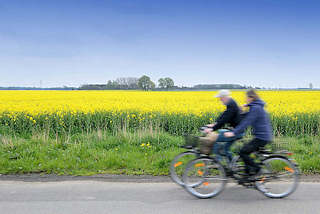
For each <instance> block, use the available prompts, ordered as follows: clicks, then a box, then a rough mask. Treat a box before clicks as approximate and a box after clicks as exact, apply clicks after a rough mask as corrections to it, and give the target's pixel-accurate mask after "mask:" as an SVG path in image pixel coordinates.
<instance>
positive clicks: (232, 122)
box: [200, 90, 241, 161]
mask: <svg viewBox="0 0 320 214" xmlns="http://www.w3.org/2000/svg"><path fill="white" fill-rule="evenodd" d="M215 97H217V98H219V99H220V101H221V102H222V104H223V105H225V106H226V107H227V109H226V110H225V111H224V112H223V113H222V114H221V115H220V116H219V117H218V119H217V120H216V123H214V124H208V125H207V127H208V129H206V130H205V132H206V133H207V136H206V137H200V142H201V143H202V147H200V148H202V152H203V153H205V154H210V153H211V151H212V145H213V152H214V153H215V154H216V155H217V158H218V159H219V160H221V157H220V155H218V153H219V149H220V146H219V144H217V143H216V144H215V142H226V143H225V144H224V152H225V154H226V156H227V157H228V158H229V160H230V161H231V160H232V154H231V152H230V147H231V145H232V144H233V142H234V141H235V140H236V139H237V138H238V136H240V135H241V133H240V134H238V135H237V136H233V137H230V138H227V137H225V136H224V133H225V132H228V131H230V130H228V129H221V130H219V133H216V132H213V131H216V130H218V129H220V128H222V127H224V126H225V125H229V127H232V128H233V127H236V126H237V125H238V124H239V123H240V120H241V119H240V118H241V116H240V109H239V107H238V105H237V103H236V102H235V101H234V100H233V99H232V98H231V96H230V91H229V90H220V91H219V92H218V94H217V95H216V96H215Z"/></svg>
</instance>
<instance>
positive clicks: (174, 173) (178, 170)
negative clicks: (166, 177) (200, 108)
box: [170, 126, 225, 186]
mask: <svg viewBox="0 0 320 214" xmlns="http://www.w3.org/2000/svg"><path fill="white" fill-rule="evenodd" d="M207 128H209V127H207V126H203V127H201V128H200V129H199V131H200V132H201V133H202V134H203V135H206V132H205V129H207ZM184 137H185V145H183V146H181V148H184V149H187V151H185V152H182V153H180V154H178V155H177V156H175V158H174V159H173V160H172V162H171V164H170V178H171V180H172V181H174V182H175V183H177V184H178V185H180V186H184V182H183V180H182V176H183V173H184V170H185V167H186V165H187V164H188V163H189V162H190V161H191V160H193V159H195V158H199V157H200V156H205V155H203V154H201V152H200V150H199V149H198V148H197V146H198V142H197V141H198V137H196V136H192V135H184ZM217 143H219V142H217ZM221 148H222V147H221ZM220 155H221V156H225V155H224V154H222V153H221V154H220Z"/></svg>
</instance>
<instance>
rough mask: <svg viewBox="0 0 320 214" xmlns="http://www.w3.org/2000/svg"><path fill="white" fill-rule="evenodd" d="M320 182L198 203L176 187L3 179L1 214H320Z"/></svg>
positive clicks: (234, 191)
mask: <svg viewBox="0 0 320 214" xmlns="http://www.w3.org/2000/svg"><path fill="white" fill-rule="evenodd" d="M319 202H320V183H311V182H306V183H300V186H299V187H298V190H297V191H296V192H295V193H294V194H293V195H291V196H290V197H288V198H286V199H269V198H266V197H265V196H263V195H262V194H261V193H259V192H257V191H256V190H252V189H245V188H243V187H240V186H236V185H235V184H228V186H227V188H226V189H225V191H224V192H223V193H222V194H220V195H219V196H218V197H216V198H212V199H197V198H195V197H193V196H191V195H190V194H188V193H187V192H186V191H185V190H184V189H183V188H181V187H179V186H177V185H175V184H173V183H168V182H164V183H136V182H102V181H60V182H23V181H0V213H1V214H2V213H3V214H13V213H14V214H16V213H17V214H20V213H21V214H61V213H67V214H82V213H83V214H88V213H93V214H99V213H107V214H113V213H121V214H124V213H129V214H135V213H137V214H151V213H155V214H158V213H159V214H160V213H164V214H175V213H184V214H187V213H197V214H199V213H210V214H213V213H217V214H225V213H232V214H235V213H236V214H241V213H243V214H251V213H254V214H257V213H259V214H264V213H268V214H278V213H279V214H280V213H281V214H286V213H290V214H295V213H299V214H302V213H307V214H308V213H312V214H313V213H320V203H319Z"/></svg>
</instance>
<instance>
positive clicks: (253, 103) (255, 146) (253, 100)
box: [224, 89, 272, 176]
mask: <svg viewBox="0 0 320 214" xmlns="http://www.w3.org/2000/svg"><path fill="white" fill-rule="evenodd" d="M246 98H247V103H248V104H247V106H248V107H249V108H250V110H249V113H248V114H247V115H246V116H245V118H244V119H243V120H242V121H241V123H240V124H239V125H238V126H237V127H236V128H235V129H234V130H233V131H231V132H226V133H224V136H225V137H230V138H233V137H234V136H237V135H239V134H240V133H243V132H244V131H245V129H246V128H247V127H249V126H251V127H252V129H253V133H252V134H253V136H254V138H253V140H251V141H250V142H249V143H247V144H246V145H244V146H243V147H242V149H241V151H240V156H241V158H242V159H243V161H244V162H245V164H246V173H247V174H248V175H249V176H252V175H256V174H257V173H258V172H259V171H260V166H259V165H257V164H256V163H255V162H254V161H253V159H251V158H250V156H249V155H250V154H251V153H252V152H255V151H258V150H259V149H260V148H263V147H264V146H265V145H267V144H268V143H269V142H271V141H272V127H271V123H270V118H269V115H268V114H267V113H266V111H265V110H264V105H265V103H264V102H263V101H262V100H261V99H260V97H259V96H258V94H257V93H256V91H255V90H253V89H251V90H249V91H247V93H246Z"/></svg>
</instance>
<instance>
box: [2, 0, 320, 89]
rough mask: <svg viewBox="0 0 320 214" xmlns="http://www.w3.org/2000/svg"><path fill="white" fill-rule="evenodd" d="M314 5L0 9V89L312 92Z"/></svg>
mask: <svg viewBox="0 0 320 214" xmlns="http://www.w3.org/2000/svg"><path fill="white" fill-rule="evenodd" d="M319 11H320V1H308V0H306V1H302V0H300V1H296V0H275V1H271V0H252V1H246V0H244V1H239V0H234V1H232V0H230V1H215V0H206V1H205V0H198V1H196V0H194V1H188V0H185V1H182V0H171V1H167V0H162V1H150V0H140V1H138V0H131V1H129V0H121V1H119V0H118V1H116V0H115V1H103V0H64V1H61V0H55V1H43V0H38V1H34V0H24V1H22V0H21V1H17V0H0V74H1V78H0V86H16V85H20V86H21V85H22V86H39V84H40V81H42V83H43V86H49V87H51V86H62V85H69V86H79V85H81V84H85V83H105V82H106V81H107V80H109V79H116V78H117V77H132V76H134V77H139V76H142V75H144V74H146V75H148V76H150V77H151V78H152V80H154V81H155V82H156V81H157V80H158V79H159V78H160V77H167V76H169V77H172V78H173V79H174V80H175V82H176V84H177V85H179V86H181V85H187V86H189V85H194V84H198V83H239V84H246V85H254V86H265V87H307V86H308V84H309V83H310V82H311V83H313V85H314V86H315V87H320V41H319V38H320V13H319Z"/></svg>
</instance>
